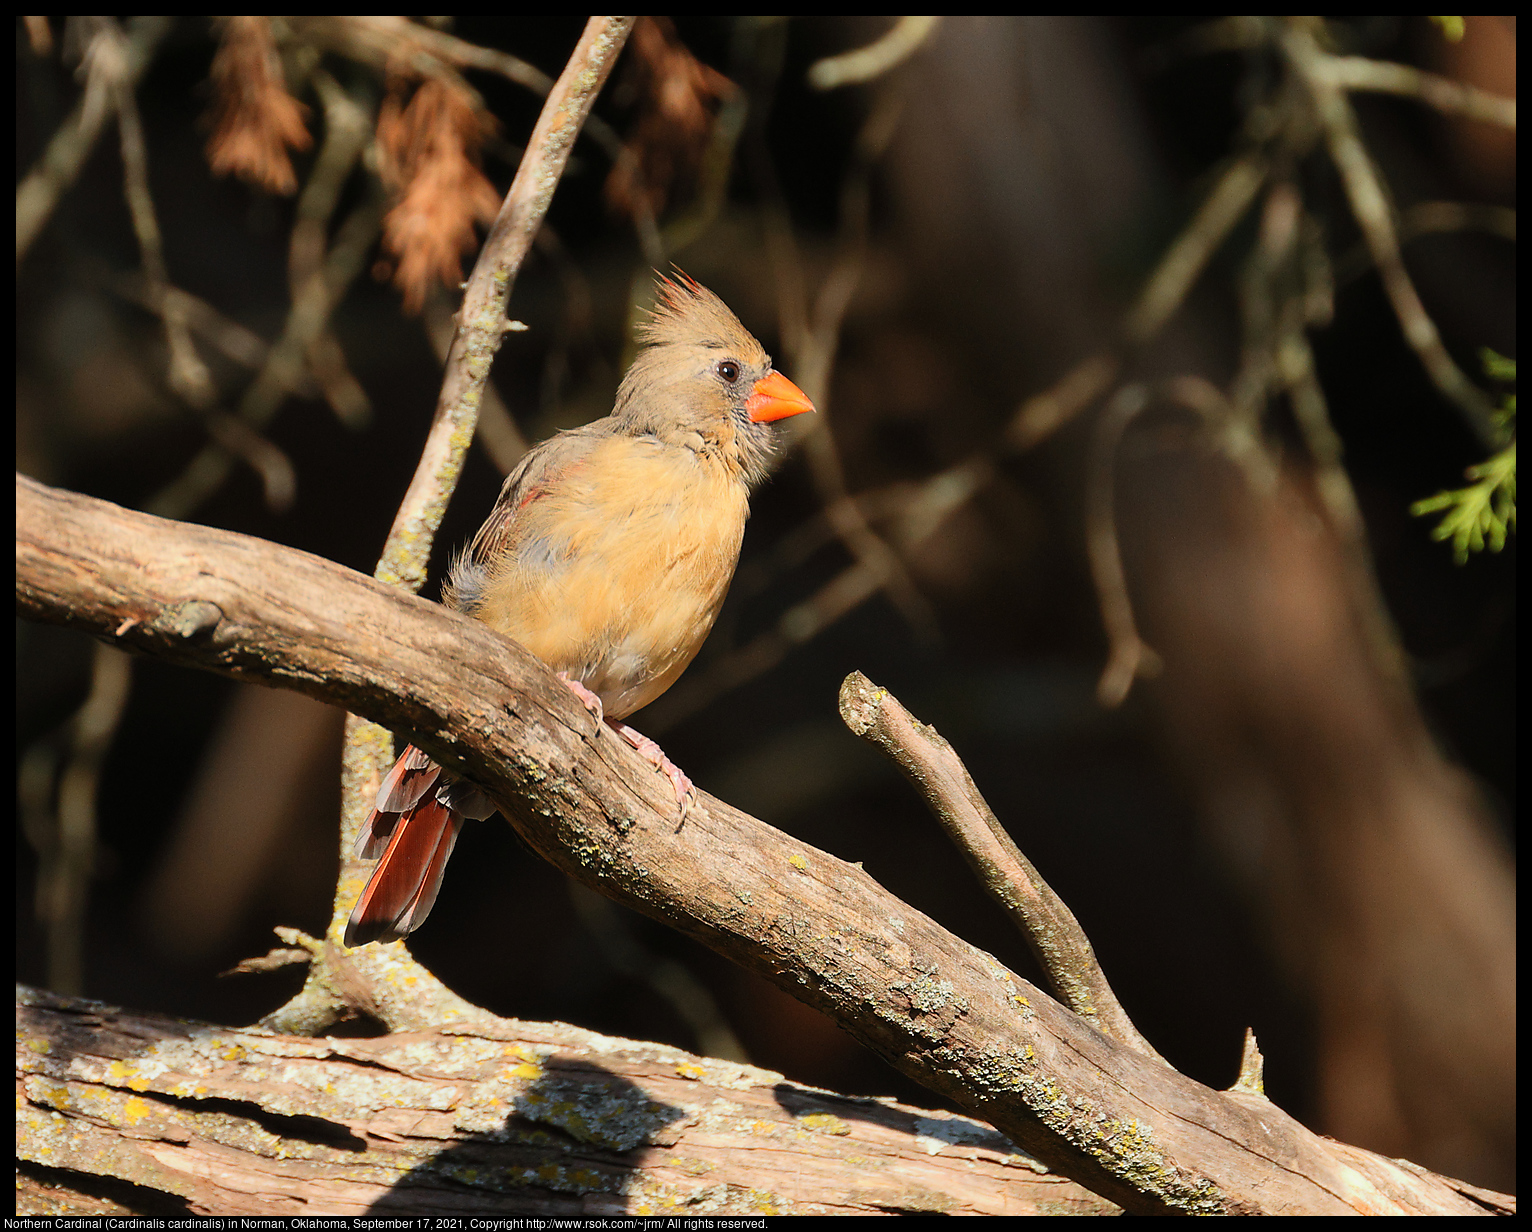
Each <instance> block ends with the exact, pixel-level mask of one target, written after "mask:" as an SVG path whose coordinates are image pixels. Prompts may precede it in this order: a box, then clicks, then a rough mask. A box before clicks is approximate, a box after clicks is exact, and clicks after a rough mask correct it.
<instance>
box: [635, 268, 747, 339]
mask: <svg viewBox="0 0 1532 1232" xmlns="http://www.w3.org/2000/svg"><path fill="white" fill-rule="evenodd" d="M658 283H659V286H658V291H659V294H658V296H657V297H656V299H655V301H654V307H653V308H652V309H650V316H649V319H648V320H647V321H645V322H644V323H643V324H642V325H641V326H639V330H638V334H639V338H640V339H641V340H642V341H643V342H645V343H647V344H648V345H649V346H664V345H665V344H667V343H672V342H690V343H701V344H702V345H703V346H721V347H725V348H728V347H739V346H742V345H745V344H747V343H751V344H754V345H755V346H757V347H758V346H759V345H760V344H759V343H757V342H756V341H755V339H754V337H753V336H752V335H751V333H750V331H749V330H747V329H746V328H745V327H744V326H743V325H741V324H740V323H739V318H738V317H736V316H735V315H734V314H733V313H732V312H731V311H729V306H728V305H727V304H725V303H724V302H723V300H721V299H719V298H718V296H716V295H714V294H713V293H712V292H711V291H709V290H708V289H707V288H706V287H705V286H703V285H702V284H701V283H700V282H698V281H697V280H696V279H695V278H693V277H691V275H689V274H687V273H684V272H683V271H682V270H680V269H677V270H676V271H675V277H673V278H672V277H671V276H670V275H668V274H661V275H660V276H659V278H658Z"/></svg>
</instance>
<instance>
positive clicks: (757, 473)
mask: <svg viewBox="0 0 1532 1232" xmlns="http://www.w3.org/2000/svg"><path fill="white" fill-rule="evenodd" d="M659 291H660V294H659V299H658V300H657V302H656V304H655V307H654V311H653V315H652V316H651V317H650V319H649V321H648V322H647V323H645V325H644V326H643V330H642V335H641V337H642V341H643V342H644V344H645V345H644V348H643V349H642V350H641V351H640V352H639V353H638V356H637V357H636V358H635V359H634V361H633V364H632V366H631V367H630V368H629V369H628V372H627V375H626V376H624V377H623V379H622V385H621V387H620V388H619V389H618V391H617V405H616V408H615V410H614V412H613V413H614V415H615V416H616V417H617V418H618V419H619V420H620V421H622V422H623V425H624V427H626V428H627V429H628V430H629V431H632V432H635V433H645V434H651V435H654V436H656V437H658V438H659V439H661V440H663V441H667V442H671V443H676V444H689V445H692V446H693V447H694V448H695V447H696V444H695V442H696V441H698V440H700V442H701V445H702V450H701V451H702V452H716V453H717V455H718V456H719V458H720V459H721V460H722V461H723V462H724V463H725V464H726V465H728V466H730V467H731V468H733V469H735V470H736V471H737V473H738V474H739V476H740V478H741V479H742V480H743V481H744V482H746V483H747V484H750V485H752V486H753V485H754V484H756V483H758V482H759V481H760V480H761V479H763V478H764V477H765V475H766V472H767V470H768V469H769V468H770V465H771V460H772V455H773V453H774V452H775V447H776V442H777V437H778V431H777V429H776V428H775V427H774V426H773V425H774V424H776V423H777V421H779V420H782V419H786V418H788V417H789V416H791V415H799V414H802V413H803V412H804V411H812V410H813V409H814V404H813V403H812V402H810V401H809V399H808V396H807V395H806V394H804V392H803V391H802V390H801V389H799V388H798V387H797V386H796V385H794V384H793V383H792V382H791V381H789V380H788V379H787V378H786V377H785V376H783V375H782V374H781V373H780V372H778V371H777V370H776V369H774V368H773V367H772V366H771V356H769V355H767V354H766V351H765V349H764V348H763V347H762V346H761V344H760V343H759V342H757V341H756V340H755V338H754V336H753V335H752V334H751V333H750V331H749V330H747V329H746V328H745V327H744V326H743V325H741V324H740V323H739V318H738V317H736V316H735V315H734V314H733V313H732V312H730V311H729V308H728V306H727V305H726V304H725V303H724V302H723V300H721V299H719V298H718V296H716V295H714V294H713V293H712V292H711V291H709V290H708V289H707V288H706V287H704V286H702V285H701V284H700V283H698V282H696V281H694V280H693V279H691V278H688V277H687V276H686V275H685V274H678V277H676V278H674V279H672V278H666V277H663V276H662V277H661V278H660V284H659Z"/></svg>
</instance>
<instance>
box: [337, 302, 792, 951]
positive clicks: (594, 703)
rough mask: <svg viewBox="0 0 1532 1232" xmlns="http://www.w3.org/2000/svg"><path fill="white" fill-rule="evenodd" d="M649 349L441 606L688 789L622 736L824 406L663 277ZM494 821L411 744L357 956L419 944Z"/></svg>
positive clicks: (694, 638)
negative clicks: (780, 447) (802, 418)
mask: <svg viewBox="0 0 1532 1232" xmlns="http://www.w3.org/2000/svg"><path fill="white" fill-rule="evenodd" d="M659 292H660V294H659V299H658V302H657V304H656V307H655V309H654V313H653V315H652V318H651V319H650V320H649V321H648V322H647V323H646V324H645V325H644V326H643V329H642V338H641V340H642V341H643V342H644V343H645V344H646V345H645V346H644V348H643V349H642V350H641V351H640V352H639V354H638V356H637V358H635V359H634V361H633V366H632V367H630V368H629V369H628V372H627V375H626V376H624V377H623V379H622V384H621V386H619V387H618V390H617V403H616V406H615V407H614V408H613V410H612V413H611V414H610V415H608V416H607V417H606V418H605V419H598V420H597V421H596V422H594V423H590V424H586V425H585V426H584V427H583V428H575V429H573V430H571V431H568V432H562V433H560V434H559V435H558V436H555V437H553V438H552V439H550V440H546V441H544V442H542V444H540V445H538V446H537V447H536V448H534V449H532V450H531V451H530V452H528V454H527V455H526V457H524V458H523V459H522V460H521V463H520V464H519V465H518V466H517V467H516V469H515V470H514V471H512V472H511V474H510V476H509V477H508V478H507V479H506V481H505V486H504V487H503V488H502V489H501V490H500V499H499V500H498V501H497V502H496V503H495V507H494V509H493V510H491V512H490V515H489V518H488V520H487V521H486V522H485V523H484V525H483V526H482V527H480V528H479V533H478V534H477V535H475V536H474V539H473V543H472V544H471V545H470V546H469V548H468V549H467V550H466V551H465V552H463V553H461V554H460V555H459V556H458V557H457V559H456V560H455V561H454V562H453V564H452V567H451V569H450V571H449V574H448V581H447V584H446V586H444V587H443V593H442V600H443V602H444V603H446V604H447V606H449V607H452V608H455V609H456V610H457V611H460V612H462V613H464V614H465V615H468V616H473V617H476V618H477V619H479V620H482V621H484V623H485V624H487V625H489V626H490V628H492V629H496V630H498V631H499V632H501V633H504V634H506V635H507V636H508V637H512V638H514V639H515V640H516V641H518V642H520V643H521V644H522V645H523V646H525V647H526V648H527V649H528V650H530V651H531V652H532V653H533V654H535V655H537V656H538V658H540V659H542V660H543V662H544V663H546V664H548V666H549V667H551V668H553V670H554V671H556V672H557V673H558V674H559V675H560V677H561V678H563V679H564V680H565V682H566V683H568V684H569V686H570V688H572V689H573V690H574V691H575V692H576V693H577V694H579V695H580V697H581V698H582V700H584V702H585V704H586V705H587V706H588V707H589V708H590V709H591V710H592V711H593V712H594V713H595V714H596V715H597V717H598V718H605V720H606V722H607V723H609V724H610V725H612V726H613V727H614V728H616V729H617V731H618V732H619V733H620V734H621V735H622V736H624V738H626V739H627V740H628V741H629V743H631V744H632V745H633V746H634V747H635V748H637V749H638V750H639V751H640V752H641V753H643V754H644V755H645V757H647V758H648V759H649V760H650V761H651V762H652V763H653V764H654V765H655V766H656V767H657V768H658V769H660V770H662V771H664V772H665V773H666V774H668V775H669V777H670V780H671V783H672V784H673V786H674V788H675V793H676V802H677V804H678V806H680V808H681V809H682V811H683V813H684V811H685V807H686V801H687V799H688V797H689V795H690V793H691V789H692V788H691V782H690V780H689V779H687V778H686V776H685V775H684V774H682V773H681V771H680V770H678V769H677V768H676V767H675V766H674V765H672V764H671V762H670V760H669V759H668V758H667V757H665V755H664V754H663V753H662V752H660V749H659V746H658V745H656V744H655V743H654V742H653V741H652V740H649V739H648V738H647V737H644V736H641V735H639V734H638V733H637V732H635V731H633V729H632V728H629V727H626V726H623V725H621V723H620V720H622V719H624V718H626V717H627V716H628V715H630V714H632V713H633V712H634V711H635V710H637V709H639V708H640V707H641V706H645V705H647V704H648V703H649V702H652V701H653V700H654V699H655V698H657V697H658V696H659V695H660V694H661V693H663V692H664V691H665V690H666V689H668V688H669V687H670V686H671V685H672V684H674V683H675V681H676V678H677V677H678V676H680V674H681V673H682V672H683V671H684V670H685V668H686V665H687V664H688V663H690V662H691V660H692V658H693V656H695V655H696V653H697V651H698V649H699V648H700V647H701V646H702V642H703V639H704V638H706V637H707V634H708V630H709V629H711V628H712V627H713V621H714V619H715V618H716V617H717V616H718V609H719V608H720V607H721V606H722V605H723V599H724V594H725V593H726V592H727V591H728V589H729V580H730V579H731V578H732V577H733V576H734V566H735V565H736V564H737V563H738V561H739V546H740V541H741V539H742V538H743V537H744V533H745V519H746V518H747V517H748V516H749V514H750V510H749V506H748V504H747V498H748V496H749V492H750V489H751V488H752V487H753V486H755V485H756V484H757V483H759V482H760V481H761V480H762V479H763V478H765V476H766V471H767V468H768V466H769V464H770V462H771V458H772V454H773V449H774V445H775V437H776V435H777V430H776V429H774V428H773V427H772V424H773V423H775V421H777V420H779V419H785V418H787V417H788V416H789V415H797V414H800V413H801V412H803V411H812V410H813V409H814V405H813V403H812V402H810V401H809V399H808V397H807V396H806V395H805V394H804V393H803V391H802V390H800V389H799V388H798V387H797V386H796V385H794V384H793V383H792V382H791V381H789V380H788V379H787V378H786V377H785V376H783V375H782V374H781V373H780V372H777V371H776V370H775V369H774V368H773V367H772V366H771V357H770V356H769V355H767V354H766V352H765V350H764V349H762V347H761V344H760V343H759V342H757V341H756V340H755V338H754V337H752V336H751V334H750V333H749V331H748V330H746V329H745V327H744V326H743V325H741V324H740V323H739V320H738V318H736V317H735V315H734V314H733V313H732V312H730V311H729V309H728V308H727V307H726V306H725V304H724V302H723V301H722V300H721V299H719V298H718V297H717V296H716V295H714V294H713V293H712V292H711V291H709V290H707V289H706V288H705V287H702V286H700V285H699V284H698V283H696V282H694V281H693V280H692V279H690V278H687V277H686V276H685V275H681V276H680V277H679V279H678V280H672V279H670V278H664V277H662V278H661V279H660V285H659ZM494 811H495V806H494V805H493V804H491V803H490V801H489V800H488V799H487V798H486V797H485V796H484V795H483V794H482V793H481V792H480V791H479V790H478V789H477V788H475V787H474V786H473V785H472V784H471V783H467V782H464V781H463V780H460V779H457V778H454V777H453V776H452V775H450V774H448V773H447V772H446V771H444V770H443V769H442V768H441V767H440V766H438V765H437V764H436V763H435V762H433V761H432V760H431V759H430V758H429V757H427V756H426V755H425V754H424V753H422V752H421V751H420V750H419V749H417V748H416V747H415V746H414V745H410V746H408V747H406V748H405V750H404V752H403V753H402V754H400V756H399V759H398V760H397V761H396V762H395V763H394V767H393V769H392V770H390V771H389V773H388V775H387V777H386V778H385V779H384V780H383V785H382V787H381V788H379V790H378V799H377V803H376V805H375V806H374V808H373V811H372V813H371V814H370V815H369V816H368V818H367V821H366V824H365V825H364V826H363V828H362V834H361V837H360V839H359V840H358V842H357V855H358V857H359V858H362V859H374V858H376V857H377V856H378V854H379V852H380V851H381V852H382V859H381V860H379V862H378V866H377V867H376V868H375V869H374V870H373V873H372V878H371V880H370V881H369V882H368V883H367V888H366V889H365V890H364V891H363V892H362V896H361V898H360V899H359V900H358V901H357V904H356V908H355V910H353V911H352V913H351V919H350V922H349V923H348V924H347V925H346V936H345V941H346V944H347V945H348V946H354V945H363V944H366V943H367V942H369V941H393V940H396V939H397V938H399V937H402V936H404V935H405V934H406V933H409V932H412V931H413V930H415V929H416V928H419V927H420V925H421V923H422V922H423V921H424V920H425V918H426V915H427V914H428V913H429V912H430V910H431V907H432V904H434V903H435V901H436V893H437V890H438V889H439V888H440V887H441V880H442V873H443V871H444V870H445V868H446V865H447V857H448V856H449V855H450V854H451V853H452V846H453V844H454V843H455V842H456V841H457V836H458V832H459V830H461V829H462V825H463V821H464V819H465V818H468V817H473V818H476V819H482V818H485V817H488V816H489V815H490V814H491V813H493V812H494Z"/></svg>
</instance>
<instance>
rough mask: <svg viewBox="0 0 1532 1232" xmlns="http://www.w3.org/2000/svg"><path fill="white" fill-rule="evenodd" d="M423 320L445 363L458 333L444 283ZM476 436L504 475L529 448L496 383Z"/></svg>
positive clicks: (489, 385)
mask: <svg viewBox="0 0 1532 1232" xmlns="http://www.w3.org/2000/svg"><path fill="white" fill-rule="evenodd" d="M544 231H545V232H546V228H544ZM420 323H421V325H422V326H423V327H424V329H425V333H426V340H427V341H428V342H430V344H431V350H432V351H433V352H434V353H435V355H436V361H437V363H439V364H442V365H445V364H446V362H447V356H448V355H449V354H451V353H452V340H453V338H455V337H456V336H457V313H456V312H455V311H454V310H453V303H452V299H451V296H450V295H449V294H448V293H447V292H446V291H445V290H444V289H443V288H441V287H440V286H435V287H432V288H431V290H430V291H429V292H428V293H427V294H426V302H425V305H424V307H423V308H422V309H421V313H420ZM473 439H474V442H475V444H477V445H478V446H479V447H480V448H482V449H483V450H484V452H485V453H487V454H488V455H489V459H490V461H491V462H493V463H494V464H495V469H496V470H498V471H499V472H500V473H501V474H502V475H509V474H510V473H511V471H513V470H514V469H515V468H516V463H518V462H520V461H521V456H522V454H524V453H526V452H527V449H528V448H529V446H528V445H527V438H526V436H525V435H524V434H523V433H522V431H521V429H520V428H519V427H518V426H517V425H516V420H515V418H514V417H513V416H512V415H511V412H510V410H509V408H507V407H506V405H505V402H504V401H503V400H502V399H501V397H500V392H499V391H498V390H497V389H496V388H495V386H494V383H493V382H486V383H485V386H484V396H483V398H482V399H481V400H480V402H479V422H478V425H477V426H476V427H475V429H474V434H473Z"/></svg>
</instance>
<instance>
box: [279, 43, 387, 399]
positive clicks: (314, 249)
mask: <svg viewBox="0 0 1532 1232" xmlns="http://www.w3.org/2000/svg"><path fill="white" fill-rule="evenodd" d="M312 79H313V82H314V88H315V90H316V91H317V92H318V94H319V97H320V100H321V101H322V102H323V104H324V112H325V136H324V142H323V144H321V145H320V147H319V153H318V155H317V156H316V157H315V159H314V165H313V167H312V168H310V170H309V174H308V179H307V180H306V181H305V183H304V185H303V191H302V193H300V194H299V196H298V205H297V211H296V216H295V217H294V219H293V229H292V234H291V235H290V236H289V237H288V246H287V285H288V288H289V291H290V293H291V295H292V296H293V298H294V299H295V300H296V299H297V298H298V296H299V295H301V294H302V290H303V287H304V286H305V285H306V284H307V283H308V281H309V280H310V279H311V278H314V277H316V276H318V275H319V273H320V270H321V267H322V265H323V263H324V255H325V236H326V233H327V232H328V230H329V226H330V220H331V218H332V217H333V216H334V214H335V210H336V207H337V206H338V205H339V203H340V194H341V189H342V188H343V187H344V186H345V183H346V180H347V179H348V178H349V177H350V175H351V172H352V170H353V169H354V168H355V167H356V165H357V162H358V161H359V160H360V159H361V157H362V151H363V150H365V149H366V148H367V144H368V142H369V141H371V139H372V125H371V118H372V117H371V116H370V115H369V113H368V111H367V109H366V108H365V107H363V106H362V105H361V103H359V102H358V101H357V100H356V99H353V98H352V97H351V96H350V95H349V94H347V93H346V92H345V90H343V89H341V87H340V85H339V84H338V83H337V82H336V81H335V79H334V78H332V77H331V76H330V75H329V74H328V73H326V72H324V71H322V70H317V71H315V72H314V73H313V75H312ZM308 364H309V370H310V371H311V372H312V373H313V374H314V379H315V380H316V381H317V382H318V384H319V388H320V390H321V391H322V392H323V393H324V396H325V400H326V401H327V402H329V404H330V408H331V409H332V410H333V411H334V412H335V417H336V418H337V419H339V420H340V421H341V423H343V424H345V425H346V426H347V427H349V428H360V427H363V426H365V425H366V423H367V422H368V420H369V419H370V418H371V415H372V405H371V403H370V402H369V401H368V398H367V394H366V392H365V391H364V390H363V389H362V387H361V385H360V384H359V383H358V381H357V379H356V378H355V377H354V376H352V375H351V372H350V370H349V369H348V368H347V366H346V357H345V354H344V352H343V351H342V350H341V347H340V342H339V340H338V339H337V338H336V337H335V332H334V331H333V330H332V329H330V327H329V326H328V324H326V325H325V327H324V328H323V329H322V330H321V331H320V332H319V333H318V334H316V335H315V336H314V337H313V338H311V339H310V340H309V343H308Z"/></svg>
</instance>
